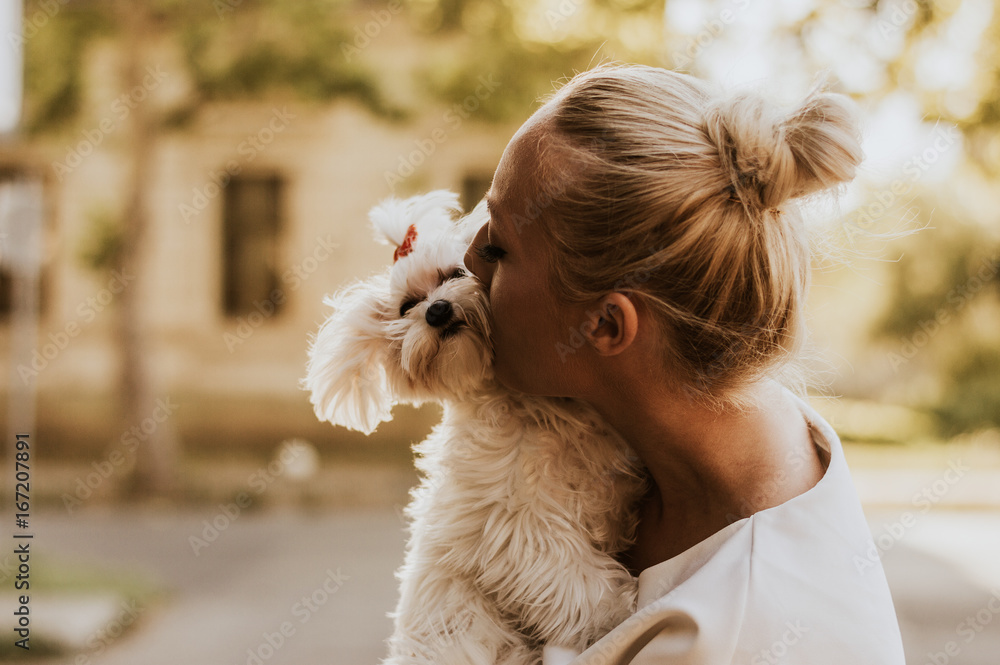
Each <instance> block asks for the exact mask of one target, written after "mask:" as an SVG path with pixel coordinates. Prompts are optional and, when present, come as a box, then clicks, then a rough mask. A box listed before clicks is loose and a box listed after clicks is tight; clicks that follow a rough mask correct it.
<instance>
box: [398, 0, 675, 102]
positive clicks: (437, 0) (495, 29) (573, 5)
mask: <svg viewBox="0 0 1000 665" xmlns="http://www.w3.org/2000/svg"><path fill="white" fill-rule="evenodd" d="M408 6H409V8H410V9H411V12H412V14H413V20H414V24H415V26H416V28H417V29H418V30H420V31H423V32H424V33H425V34H426V35H427V36H428V37H429V38H430V39H431V40H439V39H447V40H448V42H447V46H446V47H442V48H441V49H440V52H439V53H437V54H436V55H434V54H430V55H429V56H428V57H427V62H426V64H425V65H424V66H422V67H421V68H420V69H419V70H418V71H417V72H416V76H417V79H418V81H419V82H420V84H421V87H422V88H424V89H426V90H427V91H428V92H429V93H431V94H432V95H433V96H434V97H435V98H437V99H438V100H440V101H443V102H445V103H446V104H449V105H454V104H458V105H462V104H463V103H464V102H465V101H467V100H469V101H471V99H470V95H471V96H474V95H475V93H476V91H477V88H479V86H480V85H481V81H482V79H483V78H489V77H493V78H494V79H495V80H497V81H499V83H500V85H499V88H498V89H497V91H496V93H495V94H491V95H490V96H489V97H488V98H486V99H480V100H479V101H480V102H481V103H480V104H478V105H477V108H476V111H475V117H476V118H477V119H480V120H483V121H486V122H505V121H511V120H518V119H524V118H526V117H527V116H528V115H529V114H530V113H531V112H532V111H533V110H534V109H535V107H536V106H537V104H536V102H537V101H538V99H539V98H540V97H542V96H544V95H546V94H548V93H550V92H552V90H553V84H554V82H556V81H560V80H565V79H567V78H569V77H570V76H572V74H573V73H574V72H575V71H583V70H585V69H588V67H589V66H591V65H592V64H593V63H594V62H595V61H600V60H601V59H602V57H603V58H604V59H607V54H609V53H611V54H613V56H612V57H614V58H616V59H620V60H629V61H631V62H639V63H647V64H659V63H658V62H657V56H656V54H655V53H651V52H648V51H647V50H646V49H644V48H643V47H642V46H641V45H638V44H634V43H632V42H631V41H630V40H629V39H628V38H627V37H628V30H627V29H625V26H626V25H627V23H628V21H630V20H635V19H637V18H645V19H646V20H647V21H649V22H652V24H653V25H658V24H659V23H660V22H661V20H662V19H661V16H662V8H663V5H662V3H657V2H654V1H652V0H600V1H599V2H592V3H591V2H565V3H561V4H559V5H550V4H545V3H534V2H516V1H511V2H503V3H498V2H493V1H492V0H410V2H409V3H408ZM529 26H530V29H529ZM528 33H531V34H528ZM623 34H624V37H623V36H622V35H623ZM658 46H662V45H658ZM602 52H603V53H604V54H605V55H604V56H602V55H601V53H602Z"/></svg>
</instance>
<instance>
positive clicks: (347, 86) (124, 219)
mask: <svg viewBox="0 0 1000 665" xmlns="http://www.w3.org/2000/svg"><path fill="white" fill-rule="evenodd" d="M53 12H54V13H53ZM25 14H26V17H29V19H28V21H27V23H26V30H25V34H24V35H23V37H24V38H25V46H26V49H25V50H26V61H27V62H26V84H27V85H26V88H27V89H26V116H27V118H26V123H25V124H26V127H27V130H28V132H29V134H32V135H35V136H37V135H41V134H46V133H57V132H58V131H60V130H62V129H65V128H66V127H68V126H71V125H72V124H73V122H74V120H75V119H76V118H77V116H78V114H79V112H80V111H81V99H82V97H83V86H84V83H83V78H84V77H83V72H82V63H83V62H84V60H85V58H84V57H83V56H84V55H85V54H86V52H87V48H88V46H89V45H90V44H91V43H93V42H94V41H95V40H97V39H99V38H103V37H109V36H111V37H114V38H115V39H117V40H119V41H120V44H121V64H122V68H121V74H120V87H121V89H122V90H123V91H132V90H137V89H141V88H142V85H143V79H144V77H145V76H146V75H147V64H148V60H149V57H148V50H149V45H150V44H154V43H157V41H158V40H159V39H161V38H162V37H164V36H171V37H174V38H176V39H177V41H178V42H179V43H180V45H181V48H182V49H183V52H184V61H185V63H186V64H187V67H188V75H189V76H190V78H191V80H192V82H193V84H194V85H193V89H192V94H191V95H190V97H189V98H188V99H186V100H184V101H183V103H182V104H180V105H179V106H177V107H176V108H172V109H167V110H162V111H157V110H154V109H152V108H150V107H149V105H147V104H141V103H139V104H134V105H130V112H129V114H128V117H127V122H128V129H127V137H128V139H127V141H128V148H127V161H128V165H129V168H128V173H129V181H128V184H127V187H126V193H125V196H124V203H123V209H122V212H121V214H120V220H119V221H118V223H117V224H114V225H113V226H112V230H111V232H110V233H108V234H105V236H104V237H103V244H102V246H101V247H98V248H97V249H96V251H94V252H92V253H91V257H92V261H93V263H94V264H95V265H96V266H97V267H100V268H104V269H109V268H110V269H114V270H117V271H119V272H120V273H121V274H122V275H125V276H134V279H135V280H136V282H141V281H142V275H143V270H142V262H141V257H142V256H143V253H144V251H145V249H146V242H147V227H148V223H149V212H148V195H149V192H150V191H151V188H152V185H153V183H154V181H155V174H154V173H153V169H154V162H153V160H154V155H155V150H156V144H157V140H158V137H159V136H160V135H161V134H163V133H164V132H168V131H177V130H180V129H182V128H183V127H184V126H185V124H186V123H187V122H188V121H190V120H191V119H192V118H194V117H195V116H196V115H197V113H198V112H199V111H200V109H202V108H203V107H204V106H205V105H206V104H208V103H210V102H211V101H214V100H218V99H231V98H256V97H259V96H261V95H262V94H264V93H265V92H266V91H268V90H272V89H281V90H283V91H285V92H287V93H289V94H294V95H296V96H297V97H300V98H305V99H312V100H318V101H322V102H325V101H329V100H332V99H335V98H340V97H350V98H354V99H357V100H359V101H360V102H361V103H362V104H364V105H365V106H366V107H367V108H369V109H370V110H371V111H372V112H373V113H375V114H377V115H380V116H383V117H387V118H390V119H398V118H400V117H403V116H404V115H405V113H404V111H403V110H401V109H399V108H397V107H396V106H394V105H393V104H391V103H389V102H387V101H386V100H385V99H384V97H383V95H382V93H381V91H380V90H379V88H378V85H377V83H376V79H375V77H374V75H372V74H371V73H370V72H368V71H367V70H365V69H364V68H363V67H362V66H360V65H358V64H354V65H352V64H350V63H348V62H346V60H345V59H344V58H343V56H342V55H341V53H340V52H339V50H338V46H339V45H340V44H341V43H345V42H347V41H348V40H349V38H350V36H349V34H348V33H347V31H346V30H345V29H344V28H343V27H342V25H343V24H344V22H343V21H341V20H338V19H342V17H343V12H342V11H340V10H338V7H337V6H335V5H332V4H331V3H304V4H301V5H299V4H297V3H283V2H278V1H277V0H271V1H264V0H260V1H258V2H252V1H251V0H246V2H242V1H241V0H216V1H215V2H214V3H202V2H182V1H179V0H161V1H159V2H135V0H107V1H105V0H80V1H78V2H74V3H72V4H70V5H66V6H61V5H57V4H54V3H51V2H48V3H46V2H33V3H28V4H27V6H26V11H25ZM265 28H266V29H265ZM248 30H257V31H259V32H258V36H257V38H256V39H247V38H246V33H247V31H248ZM292 35H294V37H295V38H294V39H290V38H289V37H290V36H292ZM220 48H221V49H222V50H223V52H224V53H225V54H226V55H227V56H228V57H227V58H226V59H224V60H223V62H222V63H221V64H216V62H217V58H216V57H215V56H216V55H217V51H218V50H219V49H220ZM140 292H141V291H140V288H138V287H137V286H136V285H134V284H133V285H130V287H129V288H126V289H123V290H122V292H121V293H120V294H119V296H118V299H117V308H116V320H115V326H114V331H115V332H114V334H115V341H116V342H115V347H116V348H117V349H118V352H119V375H118V403H119V412H120V428H119V430H118V431H121V432H128V431H130V430H131V429H132V428H134V427H135V426H136V425H137V424H139V423H141V422H143V421H144V419H147V418H148V417H149V416H150V415H151V414H153V413H154V409H155V406H156V398H157V395H156V394H155V388H154V382H153V379H152V377H151V376H150V369H149V367H148V363H147V358H148V342H147V339H146V335H145V334H144V332H143V330H144V326H143V322H142V320H141V315H140V310H139V293H140ZM178 456H179V444H178V441H177V436H176V433H175V429H174V428H173V426H172V422H171V421H170V420H169V419H165V420H164V421H163V422H160V423H158V425H157V427H156V428H155V429H154V430H153V431H152V432H144V436H143V438H142V442H141V445H140V446H139V447H138V448H137V449H136V463H135V466H134V470H133V474H132V477H131V478H130V482H129V483H128V487H127V488H128V491H129V493H130V494H132V495H134V496H151V495H169V494H171V493H172V492H173V490H174V489H175V487H176V479H177V464H178Z"/></svg>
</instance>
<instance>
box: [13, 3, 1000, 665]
mask: <svg viewBox="0 0 1000 665" xmlns="http://www.w3.org/2000/svg"><path fill="white" fill-rule="evenodd" d="M0 41H2V43H0V365H2V366H3V368H4V371H6V375H7V377H8V379H7V381H6V382H4V384H3V390H2V394H0V401H2V403H3V404H4V405H5V408H2V409H0V414H2V416H0V417H2V418H3V431H4V436H5V437H6V439H5V441H6V443H5V446H4V451H5V453H4V472H3V487H4V499H3V504H2V505H3V506H4V519H5V524H6V525H9V526H5V528H4V533H5V534H6V535H5V536H4V537H5V538H7V537H8V536H9V537H10V540H9V541H8V543H9V544H10V547H8V546H6V545H5V546H4V547H2V548H0V551H3V552H5V553H6V554H0V577H2V578H3V587H2V590H0V610H2V614H3V616H5V617H7V618H6V619H4V631H3V632H4V635H5V637H4V640H3V642H2V643H0V660H32V661H36V662H51V663H74V664H75V665H85V664H87V663H161V662H162V663H177V662H187V663H191V664H192V665H198V664H202V663H203V664H205V665H209V664H211V665H215V664H216V663H219V664H221V663H240V664H243V663H247V664H248V665H249V664H256V665H260V664H261V663H265V662H266V663H293V662H294V663H301V664H309V663H320V662H329V663H337V664H341V663H343V664H344V665H353V664H358V665H361V664H362V663H374V662H377V660H378V659H379V658H380V657H382V656H383V655H384V646H383V644H382V641H383V640H384V639H385V638H386V637H387V636H388V635H389V633H390V631H391V621H390V620H389V619H388V618H387V617H386V612H388V611H389V610H391V609H392V607H393V606H394V603H395V598H396V581H395V580H394V579H393V577H392V572H393V571H394V570H395V568H396V567H397V566H398V565H399V564H400V563H401V561H402V555H403V545H404V542H405V533H404V531H403V521H402V519H401V513H400V510H401V508H402V506H403V505H405V503H406V501H407V491H408V488H409V487H410V486H412V485H413V483H414V482H415V481H416V476H415V473H414V471H413V469H412V462H411V453H410V450H409V446H410V444H411V443H412V442H414V441H417V440H420V439H421V438H423V436H424V435H425V434H426V433H427V431H428V430H429V428H430V427H431V426H432V425H433V424H434V423H435V422H436V421H437V420H438V418H439V417H440V412H439V411H438V410H437V409H436V408H435V407H426V408H423V409H419V410H417V409H412V408H409V407H397V409H396V411H395V414H396V417H395V419H394V420H393V421H392V422H390V423H387V424H385V425H383V426H382V427H380V428H379V431H378V432H377V433H376V434H374V435H373V436H371V437H368V438H367V439H366V438H365V437H362V436H360V435H357V434H356V433H352V432H348V431H346V430H343V429H341V428H334V427H331V426H329V425H325V424H321V423H318V422H317V421H316V419H315V417H314V416H313V414H312V411H311V408H310V406H309V404H308V399H307V396H306V394H305V393H304V392H302V391H301V390H300V389H299V388H298V384H297V382H298V380H299V378H300V377H302V375H303V369H304V364H305V360H306V346H307V343H308V337H309V334H310V333H313V332H314V331H315V330H316V329H317V327H318V325H319V323H320V322H321V321H322V319H323V317H324V315H325V308H324V307H323V305H322V298H323V296H324V295H325V294H327V293H331V292H333V291H335V290H336V289H337V288H338V287H339V286H341V285H343V284H344V283H345V282H347V281H349V280H352V279H354V278H357V277H363V276H365V275H368V274H371V273H372V272H375V271H377V270H380V269H382V268H383V267H384V266H385V265H386V264H387V263H388V261H389V253H388V252H387V250H386V248H385V247H384V246H381V245H378V244H376V243H375V242H373V236H372V233H371V232H370V230H369V228H368V226H367V220H366V213H367V211H368V209H369V208H370V207H371V206H372V205H374V204H375V203H376V202H378V201H379V200H380V199H382V198H384V197H386V196H388V195H397V196H406V195H410V194H414V193H418V192H423V191H427V190H429V189H435V188H449V189H452V190H455V191H457V192H460V193H461V195H462V199H463V203H464V204H465V205H466V206H467V207H471V206H472V205H473V204H474V203H475V202H476V201H478V200H479V198H480V197H481V196H482V195H483V193H485V191H486V189H487V188H488V186H489V183H490V179H491V177H492V173H493V169H494V168H495V166H496V163H497V161H498V160H499V157H500V155H501V153H502V152H503V149H504V147H505V145H506V143H507V141H508V140H509V139H510V137H511V136H512V135H513V133H514V132H515V131H516V129H517V127H518V126H519V125H520V123H521V122H523V121H524V120H525V119H526V118H527V117H528V116H529V115H530V113H531V112H532V111H533V110H534V109H535V108H537V105H538V104H537V100H538V98H539V97H540V96H541V95H544V94H546V93H548V92H550V91H551V90H552V89H553V86H554V85H555V84H556V83H557V82H559V81H564V80H566V79H568V78H569V77H571V76H572V74H573V73H574V72H575V71H582V70H585V69H587V68H589V67H592V66H593V65H594V64H596V63H598V62H604V61H608V60H622V61H630V62H639V63H645V64H650V65H656V66H662V67H667V68H672V69H677V70H681V71H685V72H689V73H692V74H695V75H697V76H700V77H704V78H707V79H710V80H713V81H717V82H719V83H720V84H722V85H723V86H727V87H736V86H744V85H753V86H757V87H760V88H763V89H764V90H765V91H767V93H768V94H770V95H772V96H773V97H774V98H775V99H777V100H778V101H779V102H782V103H787V104H793V103H794V102H795V101H797V100H798V99H799V98H801V97H802V96H803V95H804V94H805V93H806V92H807V91H808V90H809V89H810V87H811V86H812V85H813V83H814V82H815V81H816V80H817V76H818V75H821V74H825V76H826V78H827V81H828V82H829V84H830V87H831V89H833V90H835V91H839V92H842V93H845V94H848V95H850V96H851V97H853V98H854V99H855V100H856V101H857V103H858V104H859V106H860V107H861V109H862V111H863V114H864V124H865V151H866V155H867V160H866V162H865V164H864V167H863V169H862V172H861V173H860V175H859V177H858V179H857V181H856V182H855V183H853V184H852V185H851V186H850V187H848V188H846V189H845V191H844V192H843V193H842V195H841V196H840V198H839V199H838V201H837V203H836V205H830V206H825V207H819V206H817V207H816V208H815V210H814V211H813V212H814V214H813V215H812V218H811V223H812V224H813V225H814V227H815V231H816V233H815V237H816V238H817V250H818V251H817V254H816V256H817V258H816V262H815V272H814V276H813V287H812V294H811V303H810V319H811V322H812V331H813V344H814V346H815V348H816V349H817V350H818V354H819V355H818V358H819V360H818V362H817V363H816V365H815V368H816V370H817V376H818V378H819V379H820V382H819V384H818V387H817V389H816V391H815V396H814V399H813V400H812V401H813V405H814V406H815V407H816V408H817V409H818V410H819V411H820V412H821V413H823V414H824V415H825V416H826V417H827V419H828V420H829V421H830V422H831V423H832V424H833V425H834V427H835V428H836V429H837V430H838V432H839V433H840V434H841V436H842V438H843V439H844V442H845V451H846V454H847V456H848V462H849V463H850V465H851V468H852V474H853V477H854V480H855V484H856V486H857V488H858V491H859V494H860V496H861V499H862V501H863V503H864V506H865V510H866V515H867V516H868V518H869V520H870V524H871V527H872V534H873V538H874V543H875V547H874V548H873V550H872V552H870V553H869V560H870V561H873V560H874V559H875V558H881V560H882V562H883V565H884V566H885V570H886V574H887V576H888V578H889V583H890V587H891V589H892V592H893V595H894V598H895V601H896V606H897V613H898V615H899V618H900V624H901V628H902V631H903V636H904V642H905V646H906V651H907V662H908V663H910V664H911V665H917V664H920V665H923V664H924V663H933V664H935V665H941V664H943V663H959V664H962V665H972V664H976V665H979V664H983V665H985V664H987V663H989V664H992V665H996V664H997V663H1000V618H997V615H1000V563H998V562H1000V332H998V331H1000V289H998V282H1000V279H998V276H997V275H998V272H1000V188H998V187H997V174H998V170H1000V132H998V127H1000V68H998V64H1000V7H998V6H997V4H996V3H995V2H992V1H991V0H942V1H939V2H929V1H927V0H894V1H893V0H780V1H771V2H763V1H760V0H757V1H755V0H723V1H720V2H713V1H709V0H702V1H699V0H667V1H666V3H664V2H663V1H660V2H656V1H653V2H650V1H649V0H504V1H502V2H499V1H493V0H363V1H362V0H301V1H291V0H288V1H279V0H212V1H211V2H210V1H208V0H202V1H195V0H149V1H148V2H141V1H135V0H131V1H130V0H122V1H120V2H115V1H112V0H23V2H22V1H21V0H0ZM19 433H21V434H23V433H27V434H28V438H27V439H23V437H22V440H27V441H28V442H29V444H30V445H29V450H30V462H29V463H30V476H31V477H30V480H31V488H30V497H31V498H30V509H29V511H28V512H29V517H28V519H27V520H26V522H27V523H26V525H24V526H17V523H16V522H15V501H14V500H13V497H14V496H15V495H14V491H15V488H14V481H15V464H14V463H15V459H14V456H15V453H16V450H15V448H16V442H17V441H18V440H19V439H18V436H17V435H18V434H19ZM8 497H11V498H8ZM18 510H20V508H18ZM16 534H20V535H25V534H31V535H32V536H33V538H32V539H31V541H30V542H31V552H32V558H31V568H30V576H31V577H30V584H31V587H30V588H31V601H30V608H31V610H30V611H31V633H30V647H31V649H30V651H26V650H24V649H21V648H18V647H16V646H14V641H15V639H16V638H12V637H11V636H12V635H16V634H14V633H12V632H11V631H10V630H9V628H8V623H7V622H11V621H12V618H11V617H12V616H13V614H12V613H13V612H14V611H16V610H17V609H18V607H19V606H20V604H19V603H18V600H17V597H16V594H15V590H14V582H15V580H16V576H17V575H18V574H19V573H18V561H17V560H16V557H15V555H14V554H13V549H14V543H20V542H23V541H21V540H15V539H14V538H13V536H14V535H16ZM857 563H858V566H859V573H862V574H863V573H864V571H865V569H866V564H865V562H864V561H859V562H857ZM994 619H996V620H994ZM11 625H14V624H11ZM781 650H782V653H784V652H787V653H788V658H789V660H791V661H794V662H808V658H807V657H802V656H793V655H792V654H794V644H785V645H784V646H783V647H782V649H781ZM778 655H781V654H778ZM768 662H770V661H768Z"/></svg>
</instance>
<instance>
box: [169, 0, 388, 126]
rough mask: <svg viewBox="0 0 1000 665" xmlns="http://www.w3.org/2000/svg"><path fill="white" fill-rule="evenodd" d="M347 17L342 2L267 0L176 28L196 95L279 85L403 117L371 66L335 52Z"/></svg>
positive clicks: (252, 94) (251, 93)
mask: <svg viewBox="0 0 1000 665" xmlns="http://www.w3.org/2000/svg"><path fill="white" fill-rule="evenodd" d="M247 4H249V3H247ZM347 23H348V21H347V20H346V15H345V11H344V9H343V8H342V7H340V6H336V5H332V4H331V3H323V2H302V3H298V2H296V3H287V2H277V1H275V0H271V1H270V2H258V3H255V6H254V7H253V8H251V7H249V6H244V5H242V4H241V5H240V6H239V7H237V8H235V9H234V10H233V12H232V13H227V14H224V15H222V16H220V17H219V18H218V19H217V20H214V21H213V20H190V21H183V22H178V26H177V28H178V36H179V38H180V43H181V46H182V48H183V51H184V56H185V60H186V62H187V65H188V69H189V72H190V74H191V76H192V79H193V82H194V85H195V88H196V90H197V93H198V96H199V97H200V99H202V100H205V101H209V100H218V99H258V98H261V97H262V96H264V95H265V94H266V93H267V92H268V91H269V90H284V91H286V92H290V93H292V94H294V95H295V96H296V97H298V98H300V99H306V100H313V101H320V102H324V101H330V100H332V99H336V98H340V97H346V98H353V99H356V100H357V101H359V102H360V103H361V104H363V105H364V106H365V107H366V108H368V109H369V110H370V111H371V112H372V113H374V114H375V115H378V116H381V117H385V118H389V119H396V120H398V119H401V118H403V117H405V115H406V113H405V111H404V110H403V109H400V108H398V107H396V106H394V105H393V104H391V103H390V102H388V101H387V100H386V99H385V97H384V95H383V94H382V92H381V90H380V88H379V84H378V78H377V76H376V74H375V73H374V72H372V71H369V70H367V69H365V68H364V67H363V66H362V65H360V64H351V63H350V62H348V61H347V59H346V58H345V57H344V56H343V54H342V52H341V45H342V44H348V43H350V42H351V39H352V38H353V36H352V35H351V34H350V33H349V32H348V31H347V30H346V29H345V28H344V27H343V26H344V25H345V24H347Z"/></svg>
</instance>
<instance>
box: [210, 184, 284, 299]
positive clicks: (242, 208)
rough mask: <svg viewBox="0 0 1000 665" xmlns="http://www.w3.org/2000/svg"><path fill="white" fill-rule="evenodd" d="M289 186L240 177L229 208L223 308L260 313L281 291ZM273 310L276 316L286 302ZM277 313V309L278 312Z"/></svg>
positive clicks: (225, 222)
mask: <svg viewBox="0 0 1000 665" xmlns="http://www.w3.org/2000/svg"><path fill="white" fill-rule="evenodd" d="M283 191H284V182H283V181H282V180H281V178H279V177H278V176H243V177H238V178H237V177H234V178H233V179H232V180H231V181H230V182H229V184H228V185H227V186H226V189H225V192H226V194H225V203H224V209H223V289H222V293H223V309H224V311H225V313H226V315H228V316H242V315H244V314H248V313H250V312H252V311H257V310H258V309H259V307H260V306H264V305H263V303H264V301H271V298H272V295H273V293H274V291H275V289H277V288H278V276H279V274H280V271H279V270H278V233H279V231H280V228H281V209H282V196H283ZM276 300H277V302H275V301H272V302H271V305H267V306H266V307H267V311H269V312H276V311H278V309H280V303H281V302H284V299H281V298H279V299H276ZM272 308H273V309H272Z"/></svg>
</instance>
